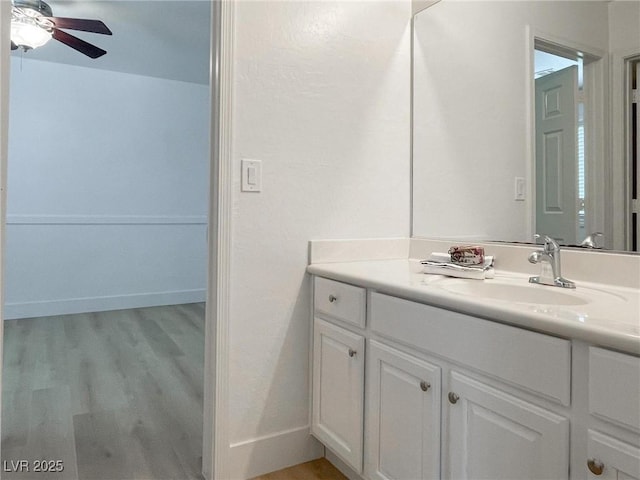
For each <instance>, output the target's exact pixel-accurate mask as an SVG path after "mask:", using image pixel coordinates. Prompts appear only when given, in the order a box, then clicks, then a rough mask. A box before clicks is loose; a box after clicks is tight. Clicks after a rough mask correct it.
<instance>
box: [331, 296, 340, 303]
mask: <svg viewBox="0 0 640 480" xmlns="http://www.w3.org/2000/svg"><path fill="white" fill-rule="evenodd" d="M337 301H338V297H336V296H335V295H329V303H335V302H337Z"/></svg>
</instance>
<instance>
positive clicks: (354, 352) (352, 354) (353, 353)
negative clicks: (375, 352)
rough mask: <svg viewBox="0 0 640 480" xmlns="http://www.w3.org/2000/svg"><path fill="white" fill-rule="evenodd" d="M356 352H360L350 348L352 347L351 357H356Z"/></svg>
mask: <svg viewBox="0 0 640 480" xmlns="http://www.w3.org/2000/svg"><path fill="white" fill-rule="evenodd" d="M356 353H358V352H356V351H355V350H354V349H353V348H350V349H349V356H350V357H355V356H356Z"/></svg>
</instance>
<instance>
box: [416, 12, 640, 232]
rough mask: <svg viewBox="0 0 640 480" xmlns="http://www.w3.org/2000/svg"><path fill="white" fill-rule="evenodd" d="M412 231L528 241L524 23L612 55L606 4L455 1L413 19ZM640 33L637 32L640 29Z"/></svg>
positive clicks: (545, 34)
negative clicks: (522, 193)
mask: <svg viewBox="0 0 640 480" xmlns="http://www.w3.org/2000/svg"><path fill="white" fill-rule="evenodd" d="M415 22H416V35H415V55H414V59H415V66H414V68H415V73H414V105H415V109H414V152H413V154H414V164H413V181H414V196H413V208H414V215H413V233H414V235H417V236H424V237H444V238H454V237H458V238H474V239H499V240H509V241H531V237H530V236H529V235H530V234H531V233H532V232H530V231H529V230H530V228H531V227H530V219H529V216H530V211H532V209H531V206H530V204H529V202H531V200H532V195H531V192H528V200H527V201H525V202H521V201H520V202H517V201H515V200H514V182H515V177H524V178H528V177H530V171H531V170H530V169H531V167H530V165H529V164H528V163H527V158H528V157H529V156H530V147H529V137H530V130H529V124H528V123H527V121H528V119H529V118H530V111H529V110H528V109H527V101H528V98H529V95H530V93H529V91H528V76H529V75H533V74H532V73H531V74H530V72H529V64H528V61H529V60H528V59H529V55H528V48H530V47H529V42H528V36H527V25H530V26H531V27H532V29H533V30H534V31H535V32H536V33H538V34H542V35H544V36H546V37H548V36H551V37H552V38H558V39H568V40H570V41H571V42H572V44H578V45H581V46H585V47H589V48H590V49H596V50H600V51H602V52H603V53H605V52H606V51H607V46H608V37H607V35H608V34H607V2H600V1H585V2H541V1H536V2H504V1H495V2H494V1H482V2H477V1H470V2H466V1H460V2H458V1H449V0H442V1H441V2H439V3H437V4H435V5H434V6H432V7H429V8H428V9H426V10H425V11H423V12H421V13H420V14H418V15H417V16H416V20H415ZM635 31H636V33H637V28H636V29H635Z"/></svg>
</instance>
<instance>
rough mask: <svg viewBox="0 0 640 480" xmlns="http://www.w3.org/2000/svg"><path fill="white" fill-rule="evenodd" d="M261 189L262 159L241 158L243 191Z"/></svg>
mask: <svg viewBox="0 0 640 480" xmlns="http://www.w3.org/2000/svg"><path fill="white" fill-rule="evenodd" d="M261 190H262V160H248V159H243V160H242V186H241V191H243V192H260V191H261Z"/></svg>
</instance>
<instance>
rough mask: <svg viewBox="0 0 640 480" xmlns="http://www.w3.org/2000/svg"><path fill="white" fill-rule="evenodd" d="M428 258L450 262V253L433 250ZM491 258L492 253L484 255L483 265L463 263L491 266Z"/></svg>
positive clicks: (484, 266)
mask: <svg viewBox="0 0 640 480" xmlns="http://www.w3.org/2000/svg"><path fill="white" fill-rule="evenodd" d="M429 260H431V261H434V262H441V263H451V255H450V254H448V253H440V252H433V253H431V255H429ZM493 260H494V257H493V255H485V256H484V264H483V265H478V266H473V265H465V266H468V267H472V268H478V267H482V268H487V267H492V266H493ZM454 265H457V264H454Z"/></svg>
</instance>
